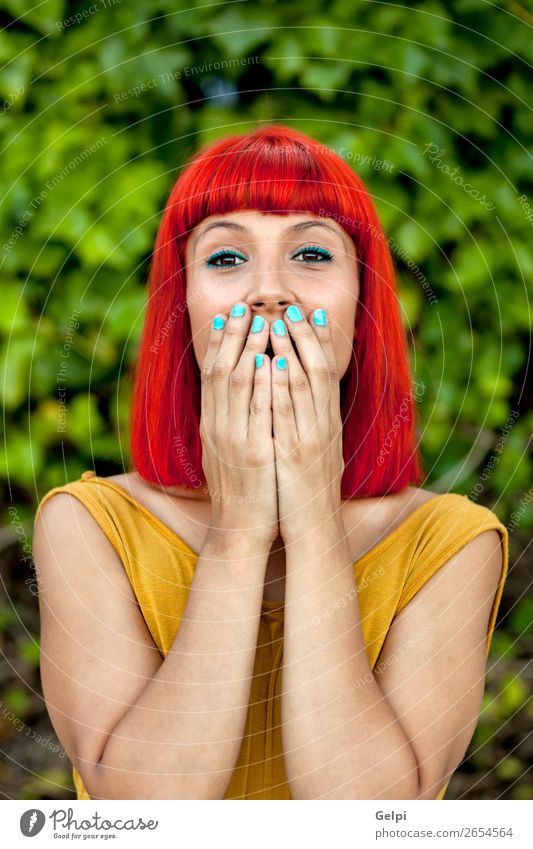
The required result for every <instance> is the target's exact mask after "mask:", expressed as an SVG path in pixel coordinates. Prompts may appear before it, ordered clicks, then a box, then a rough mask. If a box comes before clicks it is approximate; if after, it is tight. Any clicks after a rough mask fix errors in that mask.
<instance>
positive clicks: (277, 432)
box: [272, 356, 298, 451]
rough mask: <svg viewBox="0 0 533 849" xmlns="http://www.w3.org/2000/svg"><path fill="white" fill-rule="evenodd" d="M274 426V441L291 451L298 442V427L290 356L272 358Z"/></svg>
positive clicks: (285, 449)
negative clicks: (290, 377)
mask: <svg viewBox="0 0 533 849" xmlns="http://www.w3.org/2000/svg"><path fill="white" fill-rule="evenodd" d="M272 427H273V433H274V441H275V442H277V443H278V444H279V445H280V446H281V448H283V450H284V451H290V450H291V449H292V448H293V447H294V446H295V444H296V443H297V442H298V429H297V427H296V419H295V417H294V407H293V404H292V398H291V395H290V392H289V366H288V357H285V356H283V357H278V356H276V357H274V359H273V360H272Z"/></svg>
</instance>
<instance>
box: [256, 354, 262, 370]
mask: <svg viewBox="0 0 533 849" xmlns="http://www.w3.org/2000/svg"><path fill="white" fill-rule="evenodd" d="M262 365H263V355H262V354H256V355H255V367H256V368H259V367H260V366H262Z"/></svg>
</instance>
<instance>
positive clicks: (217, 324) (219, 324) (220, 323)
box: [213, 315, 225, 330]
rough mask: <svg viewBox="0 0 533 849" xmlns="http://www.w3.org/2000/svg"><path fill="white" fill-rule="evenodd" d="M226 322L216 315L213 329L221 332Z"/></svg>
mask: <svg viewBox="0 0 533 849" xmlns="http://www.w3.org/2000/svg"><path fill="white" fill-rule="evenodd" d="M224 324H225V321H224V319H223V318H222V317H221V316H220V315H216V316H215V317H214V319H213V327H214V328H215V330H220V329H221V328H222V327H224Z"/></svg>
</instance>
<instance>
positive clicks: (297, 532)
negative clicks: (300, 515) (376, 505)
mask: <svg viewBox="0 0 533 849" xmlns="http://www.w3.org/2000/svg"><path fill="white" fill-rule="evenodd" d="M280 529H281V536H282V538H283V542H284V544H285V547H286V548H291V547H292V548H298V549H306V548H307V549H309V550H310V551H311V552H314V551H317V552H318V551H320V550H322V549H327V550H331V549H332V548H333V547H334V546H337V545H339V544H342V543H346V542H347V540H346V529H345V527H344V522H343V520H342V516H340V515H339V516H338V517H337V516H331V517H330V518H328V519H324V516H322V517H321V518H314V519H313V518H310V519H309V520H308V521H307V522H306V523H305V524H301V523H296V522H289V523H287V526H285V525H282V524H281V523H280Z"/></svg>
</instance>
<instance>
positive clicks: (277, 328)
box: [272, 318, 287, 336]
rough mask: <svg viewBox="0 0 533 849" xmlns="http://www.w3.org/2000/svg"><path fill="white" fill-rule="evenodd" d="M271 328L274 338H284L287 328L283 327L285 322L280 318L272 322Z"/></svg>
mask: <svg viewBox="0 0 533 849" xmlns="http://www.w3.org/2000/svg"><path fill="white" fill-rule="evenodd" d="M272 327H273V328H274V333H275V334H276V336H284V335H285V334H286V333H287V328H286V327H285V322H284V321H283V319H281V318H278V319H277V320H276V321H275V322H274V324H273V325H272Z"/></svg>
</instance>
